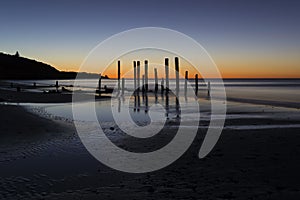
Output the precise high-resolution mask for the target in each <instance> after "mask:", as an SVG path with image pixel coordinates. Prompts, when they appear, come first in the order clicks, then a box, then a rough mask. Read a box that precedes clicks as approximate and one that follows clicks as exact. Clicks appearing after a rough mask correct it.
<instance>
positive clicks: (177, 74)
mask: <svg viewBox="0 0 300 200" xmlns="http://www.w3.org/2000/svg"><path fill="white" fill-rule="evenodd" d="M175 72H176V96H177V97H178V95H179V59H178V57H175Z"/></svg>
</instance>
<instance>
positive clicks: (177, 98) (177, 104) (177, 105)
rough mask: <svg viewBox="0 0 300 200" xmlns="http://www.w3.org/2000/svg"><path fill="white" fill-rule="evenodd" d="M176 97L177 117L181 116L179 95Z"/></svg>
mask: <svg viewBox="0 0 300 200" xmlns="http://www.w3.org/2000/svg"><path fill="white" fill-rule="evenodd" d="M175 98H176V114H177V115H176V117H177V118H179V96H175Z"/></svg>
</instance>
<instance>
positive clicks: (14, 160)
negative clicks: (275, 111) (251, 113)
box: [0, 105, 300, 199]
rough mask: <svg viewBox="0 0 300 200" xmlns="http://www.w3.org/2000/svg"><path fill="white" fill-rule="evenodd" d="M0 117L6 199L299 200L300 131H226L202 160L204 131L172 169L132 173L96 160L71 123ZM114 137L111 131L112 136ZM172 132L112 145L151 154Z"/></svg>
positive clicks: (23, 115)
mask: <svg viewBox="0 0 300 200" xmlns="http://www.w3.org/2000/svg"><path fill="white" fill-rule="evenodd" d="M0 113H1V128H0V133H1V134H0V137H1V140H0V141H1V142H0V145H1V148H0V150H1V152H0V155H1V157H0V158H1V159H0V176H1V181H0V188H1V189H0V199H299V198H300V189H299V188H300V181H299V180H300V173H299V169H300V159H299V158H300V144H299V141H300V134H299V132H300V128H283V129H278V128H276V129H258V130H233V129H226V128H225V129H224V131H223V133H222V135H221V138H220V139H219V141H218V143H217V145H216V146H215V148H214V149H213V151H212V152H211V153H210V154H209V155H208V156H207V157H205V158H204V159H199V158H198V157H197V155H198V151H199V148H200V146H201V142H202V139H203V137H204V135H205V133H206V129H205V128H202V129H200V130H199V132H198V135H197V138H196V139H195V140H194V142H193V144H192V146H191V147H190V148H189V150H188V151H187V152H186V153H185V154H184V155H183V156H182V157H181V158H180V159H179V160H177V161H176V162H174V163H173V164H171V165H170V166H168V167H166V168H164V169H162V170H159V171H156V172H152V173H146V174H128V173H123V172H119V171H115V170H113V169H110V168H109V167H106V166H104V165H103V164H101V163H100V162H98V161H97V160H95V159H94V158H93V157H92V156H91V155H90V154H89V153H88V152H87V151H86V149H85V147H84V146H83V145H82V143H81V142H80V139H79V138H78V136H77V135H76V134H75V130H74V127H73V125H72V123H70V122H65V121H62V120H61V119H59V120H55V119H47V118H42V117H40V116H37V115H34V114H32V113H29V112H27V111H26V110H25V109H24V108H22V107H20V106H8V105H0ZM239 114H241V113H239ZM256 114H257V113H256ZM258 114H259V113H258ZM299 123H300V122H299V121H292V120H291V119H288V118H286V119H282V118H281V119H276V118H275V119H269V118H259V119H253V118H252V119H247V118H240V119H239V118H235V119H227V120H226V124H225V126H232V125H260V124H261V125H265V124H269V125H276V124H299ZM116 132H118V130H116V129H111V128H110V127H107V130H106V133H107V134H108V135H114V134H115V133H116ZM168 132H171V131H168V130H167V131H166V134H162V136H161V137H160V138H159V140H156V141H158V142H156V143H152V145H149V146H141V143H139V142H132V141H131V140H130V138H128V137H126V136H125V135H123V137H119V138H118V139H115V141H114V142H115V143H116V144H117V145H119V146H122V147H123V148H125V149H126V148H129V146H130V147H131V148H136V149H143V150H145V148H147V149H151V148H153V147H152V146H153V145H154V146H159V145H161V144H160V143H164V142H166V141H169V140H170V137H172V135H171V134H169V135H168ZM112 139H113V140H114V138H113V137H112Z"/></svg>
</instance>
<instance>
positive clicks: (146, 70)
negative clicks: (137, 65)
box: [145, 60, 148, 93]
mask: <svg viewBox="0 0 300 200" xmlns="http://www.w3.org/2000/svg"><path fill="white" fill-rule="evenodd" d="M145 92H146V93H147V92H148V60H145Z"/></svg>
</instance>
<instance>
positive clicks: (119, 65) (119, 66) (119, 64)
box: [118, 60, 121, 92]
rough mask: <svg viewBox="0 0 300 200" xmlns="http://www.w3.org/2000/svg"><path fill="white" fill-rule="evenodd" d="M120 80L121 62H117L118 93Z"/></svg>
mask: <svg viewBox="0 0 300 200" xmlns="http://www.w3.org/2000/svg"><path fill="white" fill-rule="evenodd" d="M120 78H121V62H120V61H119V60H118V92H120V89H121V83H120Z"/></svg>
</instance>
